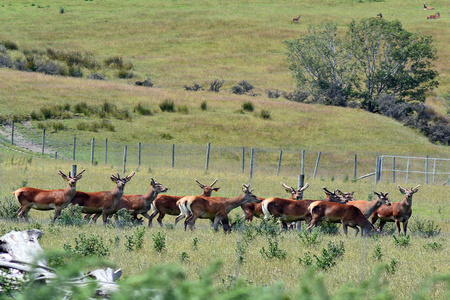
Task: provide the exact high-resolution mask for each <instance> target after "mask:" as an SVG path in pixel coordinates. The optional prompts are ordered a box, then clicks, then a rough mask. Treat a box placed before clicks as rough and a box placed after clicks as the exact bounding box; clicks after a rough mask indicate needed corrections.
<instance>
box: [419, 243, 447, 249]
mask: <svg viewBox="0 0 450 300" xmlns="http://www.w3.org/2000/svg"><path fill="white" fill-rule="evenodd" d="M423 247H424V248H425V249H431V250H434V251H436V250H442V248H443V245H442V244H440V243H437V242H431V243H426V244H425V245H423Z"/></svg>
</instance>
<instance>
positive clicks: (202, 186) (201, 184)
mask: <svg viewBox="0 0 450 300" xmlns="http://www.w3.org/2000/svg"><path fill="white" fill-rule="evenodd" d="M216 181H217V180H216ZM195 182H197V183H198V185H199V186H200V187H201V188H204V187H205V185H204V184H203V183H201V182H200V181H198V180H197V179H195ZM214 183H215V182H214Z"/></svg>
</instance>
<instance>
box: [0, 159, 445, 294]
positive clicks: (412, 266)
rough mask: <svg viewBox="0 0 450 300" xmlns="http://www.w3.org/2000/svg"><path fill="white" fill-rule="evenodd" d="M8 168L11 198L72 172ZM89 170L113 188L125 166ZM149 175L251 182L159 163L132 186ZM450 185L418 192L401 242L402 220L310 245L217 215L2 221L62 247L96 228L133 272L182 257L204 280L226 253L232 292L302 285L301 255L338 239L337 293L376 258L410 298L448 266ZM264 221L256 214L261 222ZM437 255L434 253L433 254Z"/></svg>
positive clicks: (55, 164)
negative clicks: (427, 228)
mask: <svg viewBox="0 0 450 300" xmlns="http://www.w3.org/2000/svg"><path fill="white" fill-rule="evenodd" d="M0 166H1V168H0V177H1V178H2V189H1V190H0V198H1V200H2V202H3V203H4V202H5V201H16V200H15V199H12V198H13V197H12V191H13V190H15V189H17V188H18V187H20V186H21V185H23V184H24V183H26V184H27V185H28V186H33V187H39V188H44V189H55V188H63V186H64V185H65V183H64V182H63V180H62V179H61V178H60V177H59V176H58V174H57V171H56V170H58V169H61V170H62V171H63V172H64V170H70V162H66V161H54V160H52V161H50V160H48V159H39V158H33V159H32V160H30V159H29V158H27V157H21V155H17V154H14V155H12V154H4V155H2V159H1V161H0ZM80 167H82V166H81V165H80V166H79V168H80ZM86 169H87V170H86V172H85V173H84V174H83V178H82V179H80V180H79V182H78V183H77V190H83V191H100V190H110V189H112V187H113V183H111V182H110V180H109V174H110V173H113V172H114V173H115V172H117V171H119V170H116V169H115V168H113V167H111V166H107V165H101V164H99V165H98V166H95V167H94V166H92V167H86ZM66 172H67V171H66ZM150 177H153V178H155V180H157V181H158V182H161V183H162V184H164V186H166V187H168V188H169V191H168V192H167V194H170V195H184V194H194V195H196V194H199V193H200V191H201V190H200V189H199V188H198V186H197V184H196V183H195V182H194V179H195V178H198V179H199V180H200V181H208V182H209V181H212V179H214V178H216V177H217V178H218V179H219V181H218V182H217V184H216V185H217V186H219V187H220V188H221V189H220V191H219V193H218V194H216V195H220V196H227V197H232V196H237V195H239V194H240V193H241V191H240V187H241V185H242V183H244V182H246V181H247V180H248V178H246V177H245V176H236V175H233V176H227V175H226V174H221V175H220V176H215V174H205V172H204V171H203V170H192V169H190V170H182V169H179V170H177V171H176V172H174V170H172V169H165V170H164V169H160V170H158V172H157V173H153V172H152V173H150V172H148V170H145V169H142V170H137V172H136V175H135V177H134V178H133V180H131V181H130V182H129V183H128V184H127V186H126V188H125V194H127V193H129V194H131V193H145V192H147V191H148V189H149V181H150V180H149V178H150ZM295 180H296V178H295V177H293V178H290V177H281V178H280V177H277V176H265V175H260V176H255V177H254V178H253V180H252V187H253V188H254V189H255V191H254V193H255V194H256V195H257V196H261V197H270V196H280V197H286V198H287V194H286V193H285V191H284V189H283V188H282V187H281V185H280V184H279V182H280V181H283V182H286V183H287V184H289V183H290V182H292V181H295ZM307 181H308V182H309V183H310V187H309V188H308V189H307V190H306V191H305V192H304V197H305V198H309V199H322V198H323V192H322V186H326V187H328V188H330V189H334V188H340V189H341V190H344V191H355V198H357V199H365V200H367V199H369V197H371V196H369V195H370V194H373V191H378V192H380V191H383V192H387V191H388V192H389V199H390V201H391V202H398V201H401V200H402V197H403V196H402V195H401V194H400V192H399V191H398V188H397V187H396V185H395V184H392V183H380V184H378V185H374V184H373V181H372V180H370V181H358V182H342V181H337V180H336V181H330V180H323V179H322V180H307ZM292 185H294V183H293V184H292ZM447 193H448V187H447V186H431V185H423V184H422V186H421V187H420V188H419V191H418V192H417V194H415V195H414V197H413V217H412V219H411V220H410V223H409V227H408V229H409V231H408V234H410V238H411V239H410V241H408V242H406V244H403V245H402V243H401V242H400V243H398V242H397V244H396V240H395V239H394V238H393V237H392V235H391V234H392V233H393V232H394V231H392V230H393V226H388V225H389V224H388V225H387V226H386V227H385V230H387V232H388V233H387V234H385V235H381V236H376V237H372V238H361V237H360V236H358V237H354V236H353V235H354V230H353V229H349V235H348V237H345V236H344V235H343V233H342V228H340V229H339V230H340V232H341V234H342V235H328V234H319V237H318V241H317V243H311V244H308V243H304V242H303V240H304V238H302V237H301V236H299V232H298V231H288V232H277V233H276V235H275V236H273V235H271V233H270V231H268V232H266V233H257V232H258V230H257V229H256V228H258V227H259V226H255V227H252V228H250V229H249V228H247V229H240V230H238V229H235V230H233V231H232V233H231V234H227V235H225V234H223V232H221V231H219V232H217V233H214V231H213V229H212V228H211V226H210V224H209V221H205V220H198V221H197V223H196V229H195V230H194V231H192V232H191V231H184V229H183V224H182V223H179V224H178V225H177V227H175V228H173V227H172V226H170V225H166V227H165V228H160V227H159V226H158V224H157V223H156V222H154V227H153V228H147V226H146V222H145V226H140V227H125V228H119V227H116V226H113V225H108V226H106V227H105V226H103V225H101V222H98V224H96V225H87V224H85V225H81V226H64V225H52V224H50V220H51V217H52V216H53V211H44V212H43V211H36V210H32V211H31V212H30V218H31V222H30V223H29V224H27V223H24V222H18V221H17V220H14V219H13V220H11V219H9V220H7V219H2V220H1V224H2V225H1V227H2V230H3V232H7V231H9V230H11V229H16V230H17V229H20V230H23V229H26V228H30V227H38V228H41V229H42V230H43V231H44V236H43V237H42V238H41V240H40V242H41V245H42V246H43V248H44V249H45V250H61V249H63V248H64V245H65V244H69V245H71V246H72V247H73V246H74V244H75V240H76V239H79V238H80V235H81V234H84V235H85V236H86V237H90V236H92V235H95V236H96V237H97V238H99V239H100V240H101V243H102V244H103V245H104V246H106V247H107V248H109V255H108V256H106V257H105V258H106V259H107V260H108V261H110V262H112V263H113V264H114V265H115V266H116V267H121V268H122V269H123V271H124V278H131V277H133V276H137V275H141V274H145V273H146V271H147V270H148V269H149V268H153V267H156V266H159V265H161V264H175V265H179V266H181V267H182V269H183V270H184V272H185V273H186V275H187V277H188V279H189V280H196V279H198V278H199V276H200V274H201V273H202V271H203V270H205V269H206V268H208V267H209V266H210V265H211V263H212V262H217V261H220V262H221V263H222V266H221V268H220V271H219V272H218V273H216V274H215V275H214V277H213V278H214V284H215V285H217V287H218V288H220V289H223V290H226V289H227V288H230V287H232V286H234V285H235V284H236V283H237V282H238V281H241V280H242V281H243V282H245V284H248V285H256V286H263V285H275V284H277V283H280V282H282V284H283V285H284V286H285V289H286V291H287V293H288V294H292V295H293V294H294V291H297V287H298V283H299V280H300V279H302V278H303V279H305V278H304V276H306V274H308V273H307V270H308V267H307V266H305V265H304V264H302V263H300V262H299V259H304V258H305V257H306V256H308V255H310V257H311V258H312V259H313V257H314V256H313V255H317V256H318V257H320V255H321V251H322V249H326V248H327V246H328V245H329V243H332V244H333V245H339V243H341V242H343V247H344V248H345V254H344V255H343V256H342V257H340V258H339V259H337V260H336V265H335V266H333V267H331V268H329V269H328V270H325V271H324V270H321V271H320V270H319V271H318V272H319V273H322V274H323V276H324V277H323V279H324V284H325V286H326V287H327V291H328V292H329V293H330V294H332V295H336V294H338V293H339V290H340V289H341V288H342V286H343V285H348V284H354V283H358V282H361V280H364V279H368V278H371V276H373V275H374V274H375V269H376V268H377V266H380V265H383V264H385V265H386V266H387V267H386V271H385V272H382V275H381V278H378V280H380V282H381V283H382V284H383V285H385V286H386V287H387V289H388V290H389V291H390V292H391V293H392V294H394V295H396V296H395V297H396V298H398V299H409V298H411V296H412V295H413V294H415V293H416V292H417V291H418V290H419V288H420V287H421V286H422V285H423V284H425V282H427V280H428V279H429V278H430V277H433V276H437V275H439V274H446V273H448V260H449V258H450V257H449V255H448V253H449V252H448V250H449V242H448V239H449V232H450V222H449V219H448V217H447V216H448V214H449V213H450V211H449V206H448V203H447V202H448V195H447ZM238 215H239V216H240V215H242V210H241V209H240V208H238V209H236V210H234V211H232V212H231V213H230V216H231V218H233V219H236V218H237V216H238ZM155 221H156V220H155ZM173 221H174V216H166V217H165V218H164V220H163V222H164V223H165V224H173ZM429 221H433V226H436V227H435V228H434V229H435V230H434V231H436V229H439V230H440V233H439V234H437V235H432V236H431V237H424V235H423V232H422V231H423V230H424V229H423V227H422V229H420V225H426V224H427V222H429ZM259 222H260V221H255V224H259ZM139 228H143V230H144V234H143V244H142V248H141V249H133V250H130V237H132V236H135V235H136V234H137V232H138V231H139V230H142V229H139ZM273 228H279V227H278V226H274V227H273ZM160 234H161V235H163V236H164V237H165V238H164V241H165V247H163V249H162V250H161V251H160V252H159V251H157V250H156V248H155V236H158V235H160ZM249 236H251V238H249ZM403 238H404V237H403ZM398 239H402V237H398ZM274 241H276V242H277V246H276V247H275V249H272V250H273V251H275V250H278V251H281V252H280V253H283V252H284V253H285V258H284V259H282V258H277V257H276V256H275V257H273V258H268V257H267V256H265V255H264V254H263V252H264V251H268V250H269V249H271V248H270V247H271V246H270V242H272V243H273V242H274ZM127 245H128V246H127ZM433 245H435V246H436V245H437V248H435V249H434V248H433ZM272 246H273V244H272ZM262 249H264V250H262ZM377 249H378V250H377ZM275 253H277V252H276V251H275ZM376 253H378V254H376ZM430 256H431V257H433V259H430ZM376 257H378V258H376ZM445 293H446V288H445V284H438V285H437V286H436V287H434V288H432V290H431V292H430V293H428V294H427V295H428V296H429V297H430V298H432V299H445V297H446V295H448V294H445ZM447 293H448V290H447Z"/></svg>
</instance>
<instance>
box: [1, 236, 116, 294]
mask: <svg viewBox="0 0 450 300" xmlns="http://www.w3.org/2000/svg"><path fill="white" fill-rule="evenodd" d="M42 234H43V233H42V231H40V230H38V229H31V230H25V231H11V232H9V233H7V234H5V235H4V236H2V237H0V268H4V269H8V270H9V272H6V271H3V270H0V275H1V276H3V277H4V278H8V279H9V280H10V283H12V284H17V285H18V284H19V282H23V281H24V280H31V281H42V282H44V283H45V282H47V281H49V280H52V279H56V277H57V275H56V274H55V272H54V270H53V269H52V268H49V267H48V266H47V261H46V260H45V259H42V258H40V257H42V255H43V254H44V250H43V249H42V247H41V245H40V244H39V241H38V239H39V238H40V237H41V236H42ZM25 273H27V274H28V275H29V276H27V277H24V274H25ZM121 275H122V270H121V269H118V270H116V271H114V270H113V269H111V268H107V269H105V270H104V269H98V270H94V271H91V272H88V274H87V275H86V276H85V275H82V276H81V277H79V278H73V280H70V282H68V283H69V285H72V286H73V285H77V286H83V285H86V284H87V283H88V282H89V279H87V278H86V277H92V278H94V279H95V280H96V281H97V284H98V287H97V291H96V294H97V295H99V296H102V297H108V296H109V295H111V293H113V292H115V291H117V289H118V288H119V286H118V285H117V284H115V283H114V281H115V280H117V279H119V278H120V276H121ZM1 291H2V287H1V286H0V292H1Z"/></svg>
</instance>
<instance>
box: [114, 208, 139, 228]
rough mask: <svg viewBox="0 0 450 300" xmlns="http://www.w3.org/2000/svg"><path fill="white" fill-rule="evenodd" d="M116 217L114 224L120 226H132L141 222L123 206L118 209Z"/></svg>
mask: <svg viewBox="0 0 450 300" xmlns="http://www.w3.org/2000/svg"><path fill="white" fill-rule="evenodd" d="M114 219H115V220H116V222H115V223H114V226H115V227H118V228H126V227H132V226H134V225H136V224H138V223H140V221H139V220H136V219H135V218H134V216H133V215H132V214H131V213H130V212H129V211H128V210H126V209H125V208H122V209H120V210H119V211H117V212H116V213H115V214H114Z"/></svg>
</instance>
